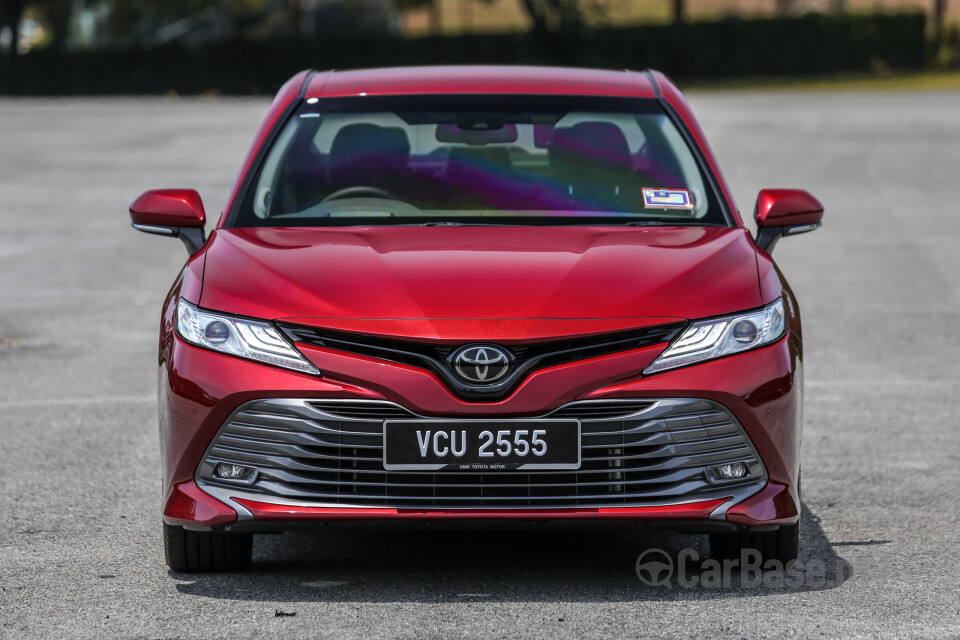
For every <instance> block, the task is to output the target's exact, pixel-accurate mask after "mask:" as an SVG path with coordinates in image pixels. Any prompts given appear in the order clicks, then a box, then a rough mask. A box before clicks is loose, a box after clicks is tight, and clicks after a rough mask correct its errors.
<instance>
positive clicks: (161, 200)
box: [130, 189, 207, 255]
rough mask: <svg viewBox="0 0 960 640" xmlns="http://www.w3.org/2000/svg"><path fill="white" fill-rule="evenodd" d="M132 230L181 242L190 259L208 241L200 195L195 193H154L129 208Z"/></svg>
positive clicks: (205, 219)
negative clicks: (178, 239)
mask: <svg viewBox="0 0 960 640" xmlns="http://www.w3.org/2000/svg"><path fill="white" fill-rule="evenodd" d="M130 221H131V223H132V225H133V228H134V229H136V230H138V231H143V232H144V233H153V234H156V235H158V236H167V237H170V238H180V240H181V241H182V242H183V244H184V245H186V247H187V251H188V252H189V253H190V255H193V254H194V253H196V252H197V251H199V250H200V247H202V246H203V243H204V242H206V238H205V237H204V233H203V225H204V223H206V221H207V216H206V214H205V213H204V212H203V202H202V201H201V200H200V194H199V193H197V192H196V191H194V190H193V189H153V190H151V191H146V192H144V193H143V195H141V196H140V197H139V198H137V199H136V200H134V201H133V204H131V205H130Z"/></svg>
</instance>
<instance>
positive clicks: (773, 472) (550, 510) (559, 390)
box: [160, 334, 802, 530]
mask: <svg viewBox="0 0 960 640" xmlns="http://www.w3.org/2000/svg"><path fill="white" fill-rule="evenodd" d="M168 344H169V345H170V348H169V350H168V351H167V353H166V357H165V358H163V359H162V362H161V376H160V397H161V402H160V425H161V440H162V445H163V452H164V471H165V473H164V485H165V508H164V520H165V521H166V522H167V523H168V524H180V525H184V526H188V527H190V528H200V529H203V528H211V527H215V528H237V529H240V528H243V529H250V530H275V529H278V528H280V529H282V528H287V527H288V526H289V527H293V526H297V525H302V524H303V523H323V522H344V521H347V522H361V521H376V522H401V521H404V522H406V521H418V522H423V521H430V522H447V521H511V522H517V521H526V522H542V521H551V522H553V521H563V522H570V521H578V522H582V521H595V522H601V521H603V522H609V521H617V522H622V521H632V522H649V523H676V524H677V525H678V528H680V526H679V525H684V526H683V527H682V528H690V526H691V525H692V526H693V528H698V525H699V528H702V529H703V530H712V529H715V528H717V527H718V526H724V527H731V526H734V527H770V526H777V525H781V524H789V523H793V522H796V520H797V517H798V514H799V508H798V505H799V501H798V500H797V495H796V489H795V480H796V477H797V473H798V459H797V453H798V449H799V440H800V404H801V394H802V389H801V386H802V385H801V380H802V376H801V373H802V372H801V368H800V366H801V365H800V358H799V342H798V341H795V340H794V338H793V337H792V335H790V334H788V336H787V337H786V338H784V339H783V340H781V341H780V342H778V343H776V344H775V345H772V346H770V347H767V348H764V349H761V350H758V351H753V352H749V353H744V354H740V355H737V356H732V357H729V358H724V359H721V360H717V361H714V362H708V363H704V364H700V365H696V366H693V367H688V368H684V369H678V370H675V371H671V372H665V373H661V374H657V375H654V376H649V377H638V373H637V372H639V371H642V370H643V368H644V367H645V366H646V365H647V364H649V362H651V361H652V360H653V358H655V357H656V355H657V353H658V352H659V349H658V348H646V349H637V350H634V351H630V352H624V353H618V354H613V355H610V356H604V357H599V358H593V359H590V360H585V361H580V362H576V363H570V364H567V365H561V366H557V367H552V368H549V369H543V370H540V371H537V372H535V373H534V374H532V375H530V376H529V377H528V378H527V379H526V380H525V381H524V382H523V383H522V384H521V385H520V386H519V387H518V388H517V390H516V391H515V392H514V393H513V394H511V395H510V396H509V397H508V398H506V399H504V400H502V401H500V402H495V403H470V402H464V401H462V400H459V399H457V398H455V397H454V396H453V395H452V394H451V393H450V392H449V391H448V390H447V389H446V388H445V387H444V385H443V384H442V383H441V382H440V381H439V380H438V379H437V378H436V377H435V376H433V375H432V374H430V373H429V372H425V371H423V370H420V369H416V368H413V367H405V366H403V365H397V364H394V363H390V364H386V363H383V362H378V361H376V360H374V359H370V358H363V357H357V356H351V355H346V354H342V353H338V352H333V351H327V350H324V349H317V348H310V349H304V352H305V353H306V355H307V356H308V357H309V358H310V359H311V360H312V361H313V362H314V363H315V364H316V365H317V366H318V367H319V368H320V369H321V370H323V371H324V377H323V378H317V377H314V376H309V375H304V374H299V373H295V372H290V371H285V370H281V369H275V368H271V367H266V366H262V365H258V364H255V363H251V362H247V361H244V360H239V359H236V358H232V357H229V356H224V355H220V354H216V353H212V352H209V351H205V350H201V349H197V348H194V347H192V346H190V345H187V344H185V343H183V342H181V341H179V339H176V338H173V339H172V340H171V341H170V342H169V343H168ZM270 398H288V399H289V398H296V399H298V400H297V401H303V399H321V398H323V399H341V400H342V399H362V400H372V401H381V402H392V403H396V404H397V405H399V406H401V407H403V408H406V409H408V410H410V411H412V412H413V413H415V414H417V415H426V416H447V417H464V418H465V417H469V416H472V417H480V416H483V417H492V416H493V415H496V416H502V417H529V416H536V415H543V414H545V413H549V412H551V411H553V410H556V409H557V408H559V407H561V406H563V405H567V404H569V403H571V402H577V401H583V400H599V399H611V398H616V399H627V398H629V399H649V400H651V401H653V400H658V399H659V400H663V399H667V400H674V401H682V400H683V399H697V400H690V401H691V402H696V401H700V402H705V403H707V404H708V405H710V406H712V407H714V408H717V409H719V410H721V411H723V412H726V413H728V415H729V416H730V418H732V420H733V421H734V422H735V423H736V424H737V425H738V427H739V428H740V429H741V432H742V433H743V434H744V436H745V440H746V444H747V446H748V447H749V448H750V450H751V451H752V452H753V455H755V456H756V458H757V463H758V467H757V469H759V472H755V474H754V475H753V479H754V481H752V482H749V483H744V484H742V485H739V486H730V487H718V488H716V490H715V491H712V490H707V491H690V492H687V493H684V492H683V491H679V492H676V493H674V494H670V495H665V496H659V497H657V496H648V497H644V496H640V495H633V499H632V500H620V501H611V500H596V499H594V498H591V499H589V500H583V501H579V502H578V501H570V500H564V501H561V502H559V504H558V502H553V503H551V502H550V501H549V500H548V501H541V502H530V501H527V502H526V503H524V504H519V505H514V504H508V503H504V502H500V503H494V504H492V505H491V504H483V503H482V502H480V501H474V502H469V501H467V502H462V501H461V502H459V503H457V504H447V503H444V502H443V501H433V502H429V503H421V502H418V501H399V502H398V501H395V500H394V501H392V502H391V501H389V500H387V501H382V502H380V503H377V502H376V501H370V500H352V499H350V497H349V496H347V497H346V498H345V499H340V498H338V499H336V500H331V499H330V496H329V492H321V493H324V494H325V495H322V496H319V497H318V496H316V495H309V496H303V495H295V494H286V495H284V494H283V491H273V492H270V491H267V492H263V491H252V490H251V489H250V488H244V487H230V486H223V485H222V483H221V484H216V483H211V482H210V477H209V470H210V469H209V465H207V467H206V471H205V466H204V464H205V463H204V460H206V459H207V456H208V455H210V454H211V453H212V452H214V448H213V447H212V446H211V445H212V444H213V443H214V441H215V439H216V438H217V435H218V433H219V434H221V435H222V431H223V429H225V428H226V427H225V425H229V424H230V422H231V419H232V417H234V416H236V415H237V414H238V413H239V412H240V411H241V410H242V407H243V406H244V405H245V404H247V403H250V402H258V401H263V400H264V399H270ZM585 434H586V432H585ZM585 444H586V442H585ZM222 453H223V452H222V451H221V452H219V454H222ZM609 473H617V471H616V470H615V469H610V470H609ZM756 473H759V474H762V475H756ZM610 478H615V476H609V475H608V476H606V477H605V481H606V482H608V483H609V482H612V480H610ZM708 489H709V488H708ZM634 493H635V494H636V493H637V492H634ZM471 495H472V494H471ZM555 505H558V506H555Z"/></svg>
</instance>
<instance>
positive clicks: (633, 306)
mask: <svg viewBox="0 0 960 640" xmlns="http://www.w3.org/2000/svg"><path fill="white" fill-rule="evenodd" d="M822 215H823V207H822V206H821V205H820V203H819V202H818V201H817V200H816V199H815V198H814V197H812V196H811V195H809V194H808V193H807V192H805V191H801V190H797V189H765V190H763V191H761V192H760V194H759V196H758V197H757V201H756V208H755V211H754V216H755V220H756V227H757V231H756V233H755V234H752V233H751V232H750V231H748V229H747V228H746V226H745V224H744V222H743V220H742V218H741V216H740V213H739V210H738V208H737V206H736V204H735V203H734V201H733V198H732V196H731V190H730V187H729V185H728V184H727V182H726V181H725V179H724V177H723V174H722V173H721V172H720V168H719V166H718V164H717V160H716V159H715V157H714V154H713V153H712V152H711V150H710V147H709V146H708V144H707V140H706V138H705V137H704V133H703V131H702V130H701V128H700V126H699V125H698V124H697V121H696V120H695V119H694V116H693V114H692V113H691V110H690V108H689V107H688V105H687V102H686V101H685V99H684V98H683V96H682V95H681V93H680V92H679V91H678V90H677V88H676V87H675V86H674V85H673V84H672V83H671V82H670V81H669V80H668V79H667V78H666V77H665V76H664V75H662V74H661V73H659V72H656V71H642V72H634V71H601V70H585V69H563V68H547V67H543V68H537V67H420V68H391V69H373V70H363V71H347V72H332V71H328V72H313V71H307V72H302V73H300V74H298V75H296V76H295V77H293V78H292V79H291V80H290V81H288V82H287V83H286V84H285V85H284V86H283V87H282V88H281V89H280V91H279V93H278V94H277V96H276V99H275V100H274V102H273V104H272V106H271V107H270V108H269V111H268V113H267V115H266V118H265V119H264V121H263V124H262V126H261V127H260V129H259V131H258V132H257V133H256V135H255V139H254V141H253V144H252V146H251V148H250V151H249V153H248V154H247V157H246V159H245V160H244V161H243V168H242V170H241V172H240V175H239V177H238V179H237V181H236V184H235V186H234V187H233V190H232V192H231V194H230V196H229V199H228V201H227V202H226V205H225V207H224V210H223V214H222V215H221V217H220V219H219V221H218V222H217V223H216V225H215V226H214V228H213V229H212V231H211V232H210V233H209V235H208V234H207V233H206V230H205V222H206V218H205V214H204V208H203V204H202V202H201V199H200V196H199V195H198V193H197V192H196V191H193V190H190V189H161V190H154V191H148V192H146V193H144V194H143V195H141V196H140V197H139V198H137V199H136V200H135V201H134V202H133V204H132V205H131V206H130V217H131V220H132V222H133V226H134V227H135V228H136V229H138V230H140V231H143V232H146V233H151V234H157V235H162V236H169V237H176V238H179V239H180V240H181V241H182V242H183V244H184V245H185V246H186V247H187V250H188V253H189V259H188V260H187V262H186V264H185V265H184V267H183V269H182V271H181V272H180V274H179V275H178V276H177V278H176V280H175V281H174V283H173V286H172V288H171V289H170V291H169V293H168V294H167V297H166V299H165V301H164V303H163V308H162V315H161V326H160V350H159V423H160V441H161V453H162V462H163V464H162V468H163V506H162V518H163V528H164V542H165V551H166V558H167V562H168V564H169V566H170V567H171V569H173V570H174V571H190V572H196V571H222V570H231V569H239V568H242V567H244V566H246V565H248V564H249V563H250V561H251V558H252V543H253V534H255V533H263V532H280V531H283V530H287V529H291V528H294V527H303V526H308V527H311V526H312V527H323V526H329V525H332V524H339V525H356V524H357V523H359V522H361V521H363V522H366V523H367V524H368V525H370V524H373V525H375V526H381V525H382V526H387V525H391V524H394V523H400V522H404V523H411V522H413V523H419V524H423V525H431V526H434V525H440V524H451V525H459V526H468V527H475V526H478V525H479V524H481V523H482V524H488V523H497V524H500V525H502V524H507V523H509V524H512V525H515V526H522V525H527V524H536V525H537V526H550V525H569V524H571V523H574V522H575V523H577V524H579V525H581V526H587V527H594V526H596V527H599V526H601V525H604V524H620V525H641V526H654V525H656V526H666V527H669V528H673V529H677V530H681V529H682V530H685V531H693V532H702V533H704V534H709V536H710V548H711V553H712V554H713V555H714V556H715V557H718V558H733V557H738V556H739V554H740V553H741V551H742V550H744V549H755V550H756V551H757V552H758V553H760V554H761V556H762V557H763V558H764V559H776V560H780V561H784V562H785V561H789V560H791V559H794V558H796V556H797V547H798V535H799V516H800V509H799V505H800V502H799V491H800V440H801V416H802V411H801V409H802V400H803V366H802V351H803V340H802V333H801V325H800V312H799V308H798V305H797V300H796V298H795V297H794V295H793V293H792V292H791V290H790V287H789V286H788V285H787V282H786V281H785V279H784V277H783V275H782V274H781V273H780V271H779V270H778V268H777V266H776V264H775V263H774V261H773V259H772V258H771V252H772V251H773V249H774V246H775V245H776V244H777V242H778V240H779V239H780V238H782V237H784V236H790V235H796V234H799V233H803V232H806V231H811V230H813V229H815V228H817V227H819V226H820V223H821V222H820V221H821V217H822ZM498 530H500V531H502V530H503V529H500V528H498ZM508 530H509V529H507V531H508ZM501 535H509V534H508V533H502V534H501Z"/></svg>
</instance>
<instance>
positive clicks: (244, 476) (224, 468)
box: [213, 462, 257, 483]
mask: <svg viewBox="0 0 960 640" xmlns="http://www.w3.org/2000/svg"><path fill="white" fill-rule="evenodd" d="M213 475H214V476H215V477H217V478H220V479H222V480H234V481H236V482H248V483H251V482H253V481H254V479H255V478H256V476H257V468H256V467H247V466H244V465H242V464H230V463H228V462H221V463H219V464H218V465H217V468H216V469H215V470H214V472H213Z"/></svg>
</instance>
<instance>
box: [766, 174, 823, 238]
mask: <svg viewBox="0 0 960 640" xmlns="http://www.w3.org/2000/svg"><path fill="white" fill-rule="evenodd" d="M753 215H754V217H755V219H756V221H757V244H758V245H759V246H760V248H761V249H763V250H764V251H766V252H767V253H770V252H772V251H773V248H774V247H775V246H776V244H777V241H778V240H779V239H780V238H781V237H782V236H795V235H798V234H801V233H806V232H808V231H813V230H814V229H817V228H819V227H820V225H821V224H822V223H821V220H822V219H823V205H822V204H820V201H819V200H817V199H816V198H814V197H813V196H812V195H810V194H809V193H807V192H806V191H804V190H802V189H763V190H762V191H761V192H760V193H759V194H758V195H757V208H756V210H755V211H754V214H753Z"/></svg>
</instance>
